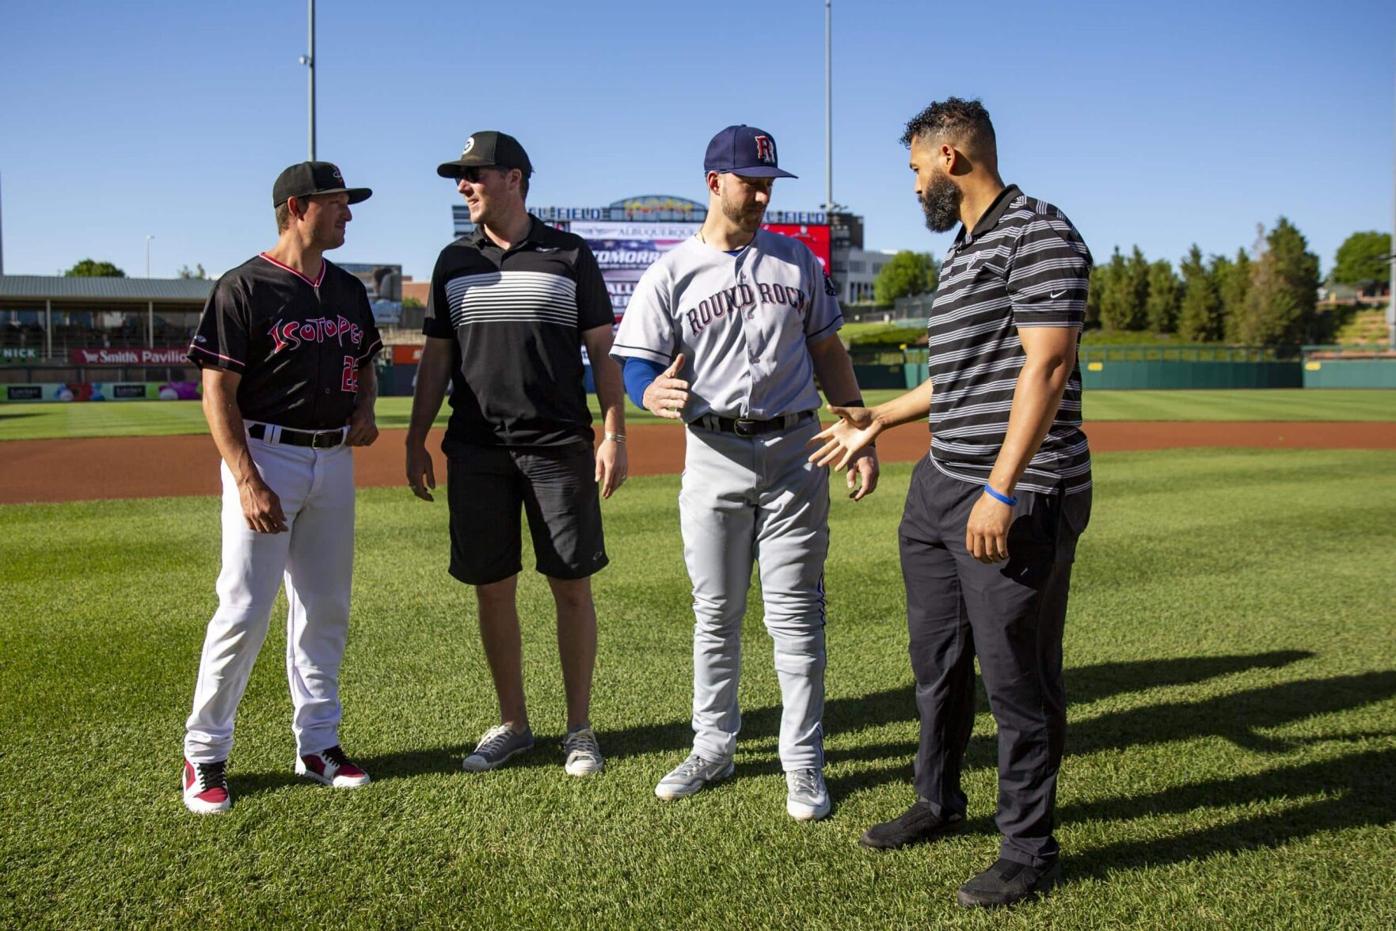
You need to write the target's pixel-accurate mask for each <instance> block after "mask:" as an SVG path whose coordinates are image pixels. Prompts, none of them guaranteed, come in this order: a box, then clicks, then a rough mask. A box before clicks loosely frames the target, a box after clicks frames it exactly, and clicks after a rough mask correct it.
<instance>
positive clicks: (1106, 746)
mask: <svg viewBox="0 0 1396 931" xmlns="http://www.w3.org/2000/svg"><path fill="white" fill-rule="evenodd" d="M1233 658H1234V657H1233ZM1393 696H1396V670H1386V671H1382V672H1368V673H1360V674H1357V675H1351V676H1336V677H1333V678H1330V679H1300V680H1296V681H1293V682H1281V683H1278V684H1276V685H1269V686H1264V687H1262V688H1257V689H1249V690H1247V691H1244V692H1232V693H1228V694H1226V695H1219V696H1217V697H1216V698H1210V699H1206V700H1204V701H1195V702H1169V703H1166V704H1160V705H1150V706H1148V707H1146V708H1132V709H1130V710H1128V711H1118V712H1111V713H1109V714H1103V715H1100V716H1098V717H1094V718H1088V719H1086V720H1084V721H1079V722H1072V723H1071V724H1070V726H1068V728H1067V732H1066V753H1067V755H1068V756H1073V755H1080V754H1086V753H1095V752H1099V751H1101V750H1123V749H1126V748H1129V747H1139V746H1147V745H1150V744H1166V743H1175V742H1178V741H1187V740H1193V739H1195V738H1198V737H1220V738H1222V739H1223V740H1228V741H1230V742H1232V743H1234V744H1236V745H1237V746H1240V747H1244V748H1246V749H1247V750H1251V751H1253V752H1256V753H1283V752H1286V751H1289V750H1292V749H1294V748H1295V747H1296V746H1298V745H1300V744H1302V743H1305V742H1307V741H1306V740H1295V739H1289V738H1282V737H1272V736H1270V735H1268V734H1265V733H1264V731H1265V730H1267V729H1270V728H1277V727H1281V726H1284V725H1286V724H1291V723H1293V722H1295V721H1302V720H1304V719H1305V718H1310V717H1314V716H1316V715H1322V714H1333V713H1336V712H1341V711H1349V710H1351V709H1354V708H1360V707H1362V706H1364V705H1370V704H1372V703H1374V702H1379V701H1386V700H1388V699H1390V698H1392V697H1393ZM910 736H911V737H913V739H911V740H908V741H905V742H899V743H888V744H882V745H872V746H861V747H850V748H848V749H846V750H844V749H839V748H838V747H837V745H835V749H833V750H832V751H831V752H830V753H829V758H830V760H833V761H837V762H850V761H857V760H867V761H869V762H876V761H879V760H885V759H889V758H890V759H894V760H897V761H898V764H897V765H894V766H886V767H878V768H865V769H861V770H858V771H856V772H853V773H850V774H849V775H846V776H841V777H839V778H837V779H830V780H829V788H830V791H831V792H837V793H840V794H848V793H851V792H854V791H857V790H859V789H867V788H872V787H874V786H878V785H882V784H884V783H887V782H896V781H906V782H908V783H909V782H910V780H911V765H910V762H911V757H912V755H913V754H914V753H915V752H916V740H915V739H914V738H915V737H916V735H915V734H914V733H913V734H911V735H910ZM997 740H998V738H997V735H995V734H979V735H976V736H975V737H974V738H973V739H972V740H971V741H970V744H969V748H968V750H967V751H966V753H965V763H964V769H965V771H969V770H972V769H976V768H978V767H987V768H990V769H994V768H996V767H997V765H998V764H997V760H998V746H997Z"/></svg>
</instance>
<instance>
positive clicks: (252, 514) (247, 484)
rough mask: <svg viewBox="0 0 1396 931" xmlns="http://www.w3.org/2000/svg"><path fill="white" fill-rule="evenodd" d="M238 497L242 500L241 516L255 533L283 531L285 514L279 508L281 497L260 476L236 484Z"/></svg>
mask: <svg viewBox="0 0 1396 931" xmlns="http://www.w3.org/2000/svg"><path fill="white" fill-rule="evenodd" d="M238 498H239V499H241V501H242V517H243V520H245V521H247V526H248V527H249V528H250V529H251V530H253V531H254V532H256V533H285V532H286V515H285V513H284V512H282V510H281V499H280V498H278V497H277V496H276V492H274V491H272V490H271V488H270V487H268V486H267V483H266V482H264V481H262V479H261V476H257V477H256V478H252V479H249V480H248V481H244V482H243V483H241V484H240V485H238Z"/></svg>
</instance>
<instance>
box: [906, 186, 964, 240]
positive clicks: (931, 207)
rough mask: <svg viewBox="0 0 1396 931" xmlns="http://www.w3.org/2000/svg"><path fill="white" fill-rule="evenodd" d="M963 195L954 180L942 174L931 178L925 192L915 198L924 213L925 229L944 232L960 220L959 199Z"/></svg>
mask: <svg viewBox="0 0 1396 931" xmlns="http://www.w3.org/2000/svg"><path fill="white" fill-rule="evenodd" d="M963 196H964V195H963V194H961V193H960V189H959V188H957V187H956V186H955V182H953V181H951V180H950V179H949V178H948V177H946V176H945V175H942V174H937V175H935V176H933V177H932V178H931V183H930V184H929V185H927V186H926V192H925V193H924V194H922V195H921V196H920V197H919V198H917V199H918V200H919V201H920V202H921V212H922V213H924V214H925V215H926V229H928V230H930V231H931V232H932V233H944V232H946V231H948V230H950V229H952V228H954V226H955V224H956V223H959V222H960V200H961V198H962V197H963Z"/></svg>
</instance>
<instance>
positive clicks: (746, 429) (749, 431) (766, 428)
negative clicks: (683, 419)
mask: <svg viewBox="0 0 1396 931" xmlns="http://www.w3.org/2000/svg"><path fill="white" fill-rule="evenodd" d="M813 419H814V411H800V413H798V414H786V415H785V416H783V417H774V418H772V419H770V420H746V419H744V418H741V417H719V416H718V415H717V414H704V415H703V416H702V417H699V418H698V419H697V420H695V421H693V426H695V427H702V428H703V429H704V430H717V431H718V432H720V433H734V434H736V435H737V436H761V435H762V434H766V433H775V432H776V431H778V430H789V429H790V428H791V427H794V426H796V425H798V424H802V423H805V422H806V421H809V420H813Z"/></svg>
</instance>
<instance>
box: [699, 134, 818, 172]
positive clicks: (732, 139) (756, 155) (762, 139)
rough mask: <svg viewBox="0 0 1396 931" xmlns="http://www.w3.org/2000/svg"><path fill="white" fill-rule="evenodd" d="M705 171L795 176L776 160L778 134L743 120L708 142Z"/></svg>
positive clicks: (704, 160) (704, 163) (704, 159)
mask: <svg viewBox="0 0 1396 931" xmlns="http://www.w3.org/2000/svg"><path fill="white" fill-rule="evenodd" d="M703 171H704V172H709V171H717V172H727V171H730V172H732V173H733V174H739V175H742V176H743V177H746V178H794V177H798V176H797V175H792V174H791V173H790V172H788V171H782V170H781V169H780V168H779V167H778V166H777V164H776V137H775V136H772V135H771V134H770V133H768V132H766V131H765V130H764V129H757V128H756V127H755V126H748V125H746V124H745V123H742V124H740V125H738V126H728V127H727V128H726V129H724V130H722V131H721V132H720V133H718V134H717V135H716V136H713V139H712V142H709V143H708V154H707V155H705V156H703Z"/></svg>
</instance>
